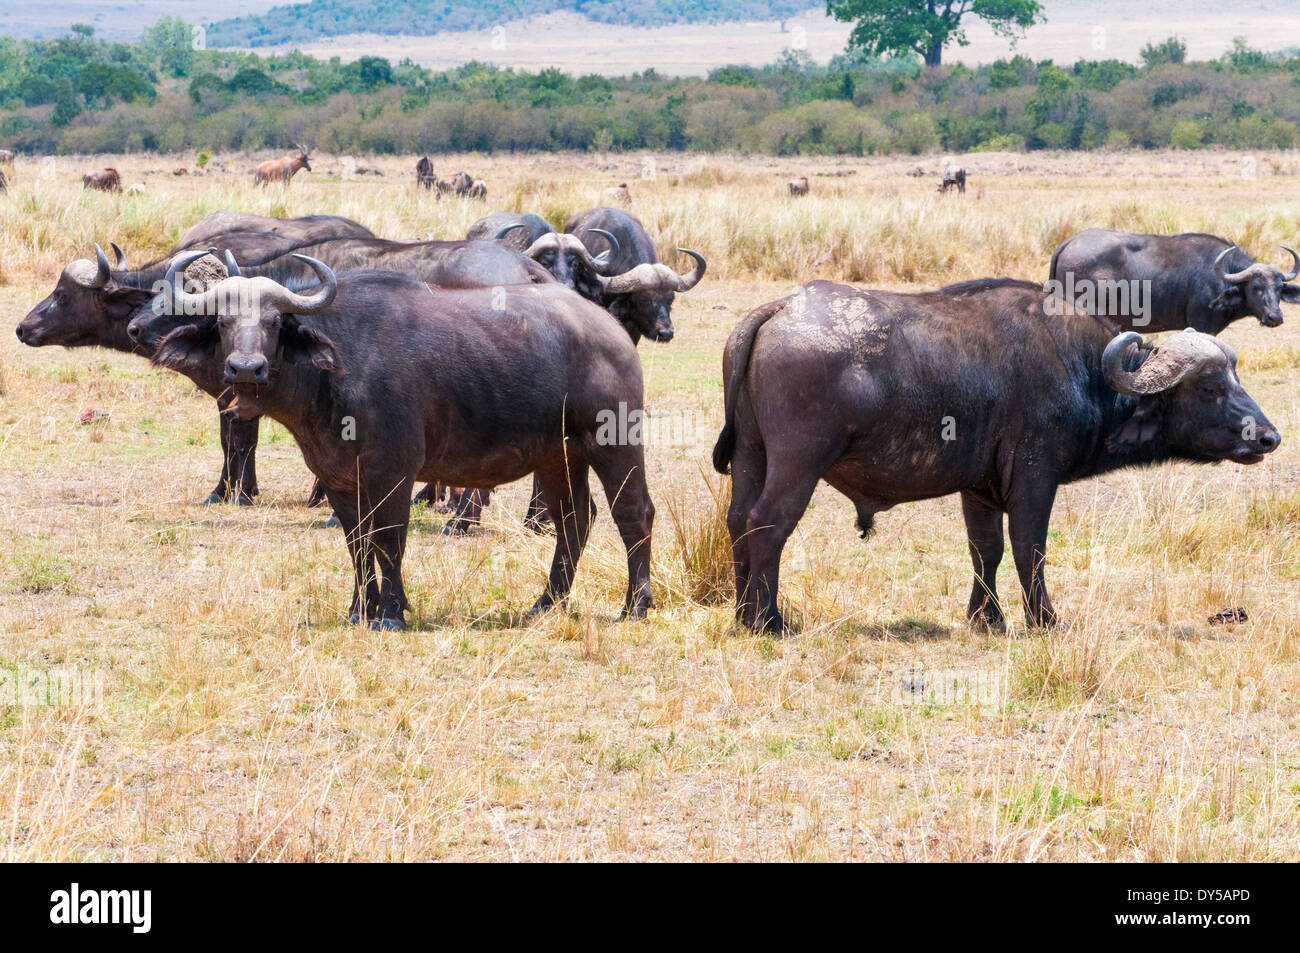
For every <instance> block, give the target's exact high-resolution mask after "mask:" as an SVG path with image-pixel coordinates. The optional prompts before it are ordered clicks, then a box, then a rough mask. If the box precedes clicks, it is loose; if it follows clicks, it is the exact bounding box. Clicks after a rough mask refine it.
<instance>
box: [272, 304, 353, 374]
mask: <svg viewBox="0 0 1300 953" xmlns="http://www.w3.org/2000/svg"><path fill="white" fill-rule="evenodd" d="M280 345H281V348H282V352H281V353H283V355H284V359H285V361H287V362H288V363H290V364H311V365H313V366H314V367H318V368H320V369H321V370H322V371H327V372H329V373H331V374H342V373H343V355H342V354H340V353H339V349H338V345H336V344H335V343H334V342H333V341H331V340H330V339H329V338H328V337H326V336H325V335H324V334H322V333H321V332H320V331H317V330H316V329H315V328H312V327H307V326H306V325H304V324H301V323H299V322H298V321H297V320H296V319H292V320H291V319H289V318H288V317H286V318H285V320H284V324H283V326H282V327H281V329H280Z"/></svg>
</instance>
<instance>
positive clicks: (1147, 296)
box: [1049, 228, 1300, 334]
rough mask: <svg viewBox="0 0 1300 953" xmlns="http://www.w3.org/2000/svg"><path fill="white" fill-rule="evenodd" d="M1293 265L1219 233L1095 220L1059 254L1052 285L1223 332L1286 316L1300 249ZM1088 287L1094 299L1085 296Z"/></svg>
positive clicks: (1135, 323)
mask: <svg viewBox="0 0 1300 953" xmlns="http://www.w3.org/2000/svg"><path fill="white" fill-rule="evenodd" d="M1282 248H1283V250H1284V251H1286V252H1287V253H1288V254H1289V255H1290V256H1291V260H1292V264H1293V267H1292V268H1291V270H1290V271H1289V272H1284V271H1282V269H1281V268H1277V267H1274V266H1273V265H1266V264H1261V263H1257V262H1256V261H1255V260H1254V259H1253V258H1251V257H1250V256H1249V255H1247V254H1246V253H1245V252H1243V251H1242V250H1241V249H1239V248H1237V246H1235V245H1233V244H1232V243H1231V242H1229V241H1227V240H1226V239H1223V238H1219V237H1218V236H1216V235H1199V234H1186V235H1134V234H1130V233H1128V232H1112V231H1107V230H1105V229H1101V228H1090V229H1088V230H1086V231H1083V232H1080V233H1079V234H1077V235H1075V236H1073V237H1072V238H1067V239H1066V240H1065V241H1064V242H1062V243H1061V246H1060V247H1059V248H1057V249H1056V251H1055V252H1054V253H1053V254H1052V263H1051V267H1050V270H1049V282H1050V286H1049V287H1050V288H1051V290H1053V291H1054V292H1056V294H1057V295H1058V296H1059V297H1063V298H1064V299H1065V300H1067V301H1068V302H1070V303H1071V304H1073V306H1074V307H1075V309H1076V310H1083V311H1087V312H1089V313H1097V314H1105V315H1106V316H1107V317H1109V318H1111V319H1112V320H1116V321H1118V322H1119V323H1120V325H1121V326H1126V327H1133V328H1135V329H1138V330H1141V331H1145V332H1153V331H1172V330H1176V329H1178V328H1194V329H1195V330H1197V331H1204V332H1205V333H1206V334H1218V333H1219V332H1220V331H1222V330H1223V329H1224V328H1226V327H1227V326H1228V325H1229V324H1231V323H1232V322H1233V321H1236V320H1238V319H1239V318H1251V317H1253V318H1258V319H1259V323H1260V324H1262V325H1264V326H1265V327H1269V328H1271V327H1276V326H1277V325H1279V324H1281V323H1282V308H1281V305H1280V302H1282V301H1286V302H1288V303H1291V304H1300V287H1297V286H1296V285H1292V284H1288V283H1287V282H1289V281H1291V280H1292V279H1294V278H1295V277H1296V276H1297V275H1298V274H1300V256H1297V255H1296V253H1295V252H1294V251H1292V250H1291V249H1290V248H1287V247H1286V246H1285V245H1283V246H1282ZM1085 295H1087V299H1086V300H1085V299H1084V296H1085Z"/></svg>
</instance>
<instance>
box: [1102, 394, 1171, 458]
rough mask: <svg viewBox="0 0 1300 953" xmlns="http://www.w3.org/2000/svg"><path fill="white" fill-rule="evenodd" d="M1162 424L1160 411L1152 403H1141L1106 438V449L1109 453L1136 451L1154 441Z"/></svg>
mask: <svg viewBox="0 0 1300 953" xmlns="http://www.w3.org/2000/svg"><path fill="white" fill-rule="evenodd" d="M1163 423H1164V420H1163V417H1162V415H1161V413H1160V409H1159V408H1158V407H1156V406H1155V405H1154V403H1148V402H1146V401H1143V403H1142V404H1139V405H1138V409H1137V411H1136V412H1135V413H1134V414H1133V416H1132V417H1130V418H1129V419H1128V420H1126V421H1125V422H1124V424H1123V425H1122V426H1121V427H1120V428H1119V429H1118V430H1116V431H1115V432H1114V433H1113V434H1111V435H1110V436H1109V437H1107V438H1106V449H1107V450H1109V451H1110V452H1111V453H1120V452H1123V451H1129V450H1136V449H1137V448H1138V447H1139V446H1141V445H1142V444H1144V443H1147V442H1148V441H1150V440H1153V439H1155V437H1156V435H1157V434H1159V433H1160V428H1161V425H1162V424H1163Z"/></svg>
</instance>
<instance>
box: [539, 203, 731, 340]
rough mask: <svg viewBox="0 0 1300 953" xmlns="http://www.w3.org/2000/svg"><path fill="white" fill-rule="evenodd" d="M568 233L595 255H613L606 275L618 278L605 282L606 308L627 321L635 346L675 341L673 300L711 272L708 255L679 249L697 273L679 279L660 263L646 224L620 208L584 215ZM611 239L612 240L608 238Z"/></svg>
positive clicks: (569, 224) (602, 298)
mask: <svg viewBox="0 0 1300 953" xmlns="http://www.w3.org/2000/svg"><path fill="white" fill-rule="evenodd" d="M564 230H565V231H566V232H568V233H569V234H572V235H577V236H578V238H579V239H580V240H581V241H582V243H583V245H585V246H586V247H587V250H588V251H590V252H591V253H592V254H593V255H597V254H598V253H600V252H602V251H606V250H608V251H609V252H610V255H609V259H608V260H609V265H608V266H607V267H606V269H605V271H606V273H607V274H610V275H613V276H614V277H612V278H602V279H601V282H600V283H601V286H602V287H601V296H600V304H601V306H602V307H604V308H605V310H607V311H608V312H609V313H610V314H612V315H613V316H614V317H616V318H617V319H618V320H619V321H621V322H623V326H624V327H625V328H626V329H627V333H628V334H629V335H631V337H632V341H633V343H635V342H637V341H639V340H640V339H641V337H642V335H644V336H645V337H648V338H650V339H651V340H653V341H658V342H659V343H661V344H662V343H664V342H666V341H671V340H672V339H673V320H672V306H673V299H674V298H675V297H676V295H677V293H678V292H682V291H690V290H691V289H692V288H694V287H695V286H696V285H697V284H699V283H700V279H701V278H703V277H704V270H705V268H706V267H707V262H705V260H704V256H702V255H699V254H697V253H696V252H693V251H691V250H690V249H688V248H679V249H677V250H678V251H680V252H681V253H682V254H684V255H689V256H690V257H691V258H694V259H695V267H694V268H692V269H691V270H690V271H689V272H687V273H686V274H684V275H679V274H677V273H676V272H674V271H673V270H672V269H671V268H669V267H668V266H667V265H661V264H659V256H658V255H657V254H656V253H655V243H654V242H653V241H652V240H651V238H650V236H649V234H647V233H646V230H645V228H644V227H643V226H642V225H641V221H640V219H638V218H637V217H636V216H635V215H633V214H631V213H630V212H624V211H622V210H620V209H615V208H594V209H591V210H589V211H586V212H580V213H579V214H577V215H575V216H573V217H572V218H571V219H569V220H568V221H567V222H566V223H565V224H564ZM610 235H612V236H613V238H612V239H611V238H609V237H607V236H610ZM615 244H616V245H617V247H613V246H614V245H615Z"/></svg>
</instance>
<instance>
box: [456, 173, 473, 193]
mask: <svg viewBox="0 0 1300 953" xmlns="http://www.w3.org/2000/svg"><path fill="white" fill-rule="evenodd" d="M473 187H474V180H473V179H471V178H470V177H469V173H468V172H457V173H456V174H455V175H453V176H452V177H451V190H452V191H453V192H455V193H456V194H457V195H468V194H469V190H470V189H472V188H473Z"/></svg>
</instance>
